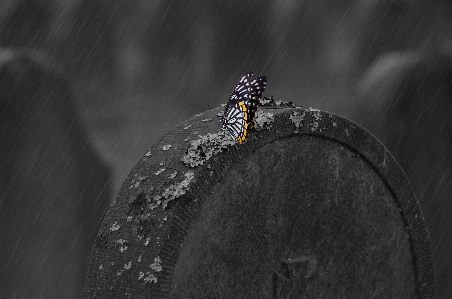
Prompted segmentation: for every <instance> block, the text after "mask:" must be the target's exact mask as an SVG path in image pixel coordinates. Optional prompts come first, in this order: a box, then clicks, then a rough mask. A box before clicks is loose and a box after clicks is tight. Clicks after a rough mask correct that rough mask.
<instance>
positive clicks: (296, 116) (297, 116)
mask: <svg viewBox="0 0 452 299" xmlns="http://www.w3.org/2000/svg"><path fill="white" fill-rule="evenodd" d="M305 116H306V111H303V113H301V112H298V111H292V114H291V115H290V116H289V119H290V120H291V121H292V123H293V124H294V125H295V131H294V133H298V129H299V128H300V127H302V126H303V124H302V123H303V121H304V118H305Z"/></svg>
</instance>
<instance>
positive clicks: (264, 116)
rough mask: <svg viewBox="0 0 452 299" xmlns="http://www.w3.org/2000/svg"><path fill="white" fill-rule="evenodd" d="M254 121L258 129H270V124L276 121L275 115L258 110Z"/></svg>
mask: <svg viewBox="0 0 452 299" xmlns="http://www.w3.org/2000/svg"><path fill="white" fill-rule="evenodd" d="M254 121H255V124H256V130H260V129H270V124H271V123H272V122H274V121H275V116H274V114H273V113H270V112H264V111H257V112H256V117H255V119H254Z"/></svg>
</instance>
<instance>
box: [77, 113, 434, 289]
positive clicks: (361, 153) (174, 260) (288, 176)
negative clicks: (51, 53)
mask: <svg viewBox="0 0 452 299" xmlns="http://www.w3.org/2000/svg"><path fill="white" fill-rule="evenodd" d="M222 111H223V108H217V109H213V110H209V111H207V112H204V113H202V114H200V115H196V116H195V117H193V118H191V119H190V120H188V121H186V122H184V123H182V124H181V125H179V126H178V127H177V128H176V129H174V130H173V131H171V132H170V133H168V134H167V135H165V136H164V137H163V138H161V139H160V140H159V141H158V142H157V143H156V144H154V145H153V146H152V147H151V148H150V149H149V151H148V152H146V153H145V154H144V156H143V157H142V159H141V160H140V161H139V162H138V163H137V165H136V166H135V168H134V169H133V170H132V171H131V172H130V174H129V176H128V178H127V179H126V180H125V182H124V183H123V185H122V187H121V189H120V191H119V193H118V195H117V197H116V200H115V203H114V205H113V206H112V207H111V208H110V210H109V212H108V213H107V216H106V218H105V219H104V222H103V224H102V226H101V229H100V231H99V234H98V236H97V238H96V242H95V245H94V250H93V255H92V259H91V262H90V267H89V271H88V275H87V279H86V284H85V298H129V297H133V298H300V297H301V296H303V295H304V296H306V297H308V298H338V297H341V298H372V297H382V298H414V297H417V298H432V297H433V295H434V285H433V269H432V261H431V256H430V248H429V242H428V233H427V230H426V227H425V224H424V220H423V216H422V213H421V211H420V209H419V206H418V202H417V200H416V198H415V196H414V195H413V192H412V191H411V188H410V186H409V183H408V180H407V179H406V177H405V175H404V173H403V172H402V170H401V168H400V167H399V165H398V164H397V163H396V161H395V160H394V159H393V157H392V156H391V154H390V153H389V152H388V151H387V150H386V148H385V147H384V146H383V145H382V144H381V143H379V142H378V141H377V140H376V139H375V138H374V137H373V136H372V135H370V134H369V133H368V132H366V131H365V130H364V129H362V128H361V127H359V126H358V125H356V124H354V123H352V122H350V121H348V120H346V119H344V118H341V117H339V116H336V115H333V114H330V113H326V112H322V111H319V110H314V109H303V108H294V107H290V105H285V106H284V105H283V106H273V107H270V108H268V109H267V108H263V107H261V108H259V110H258V116H257V119H256V122H257V125H256V128H257V131H255V132H253V134H252V135H251V136H250V137H249V138H248V139H247V140H246V142H245V143H244V144H235V143H234V142H233V141H232V140H230V139H229V137H228V136H225V135H224V134H223V133H221V132H218V130H219V120H218V117H217V115H218V114H220V115H221V113H222Z"/></svg>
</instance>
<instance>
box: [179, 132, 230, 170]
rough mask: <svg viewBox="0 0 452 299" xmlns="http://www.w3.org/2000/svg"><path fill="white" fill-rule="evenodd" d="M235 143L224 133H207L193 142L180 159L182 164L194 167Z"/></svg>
mask: <svg viewBox="0 0 452 299" xmlns="http://www.w3.org/2000/svg"><path fill="white" fill-rule="evenodd" d="M234 144H235V141H234V140H232V139H231V138H230V137H229V135H226V134H224V132H219V133H217V134H211V133H208V134H207V135H203V136H200V138H199V139H196V140H193V141H191V143H190V146H189V147H188V148H187V150H186V151H185V155H184V156H183V157H182V162H183V163H184V164H185V165H188V166H190V167H196V166H199V165H202V164H204V162H206V161H207V160H209V159H210V158H211V157H212V156H214V155H216V154H218V153H220V152H221V151H223V150H225V149H227V148H228V147H229V146H231V145H234Z"/></svg>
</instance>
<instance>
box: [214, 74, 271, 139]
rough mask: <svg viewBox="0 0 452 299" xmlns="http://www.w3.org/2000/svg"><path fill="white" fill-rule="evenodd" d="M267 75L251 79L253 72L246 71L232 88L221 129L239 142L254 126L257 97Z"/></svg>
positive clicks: (262, 89)
mask: <svg viewBox="0 0 452 299" xmlns="http://www.w3.org/2000/svg"><path fill="white" fill-rule="evenodd" d="M266 84H267V77H265V76H261V77H257V78H255V79H253V72H248V73H246V74H245V75H244V76H243V77H242V78H241V79H240V81H239V82H238V83H237V85H236V86H235V88H234V91H233V92H232V94H231V96H230V97H229V100H228V102H227V104H226V107H225V110H224V114H223V116H222V118H221V123H222V126H223V130H225V131H227V132H228V133H229V135H231V137H232V138H233V139H234V140H236V141H237V142H239V143H242V142H243V141H245V139H246V138H247V136H248V134H249V132H250V130H251V129H252V128H253V126H254V117H255V114H256V110H257V105H258V103H259V98H261V97H262V93H263V92H264V90H265V86H266Z"/></svg>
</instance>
